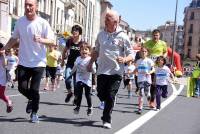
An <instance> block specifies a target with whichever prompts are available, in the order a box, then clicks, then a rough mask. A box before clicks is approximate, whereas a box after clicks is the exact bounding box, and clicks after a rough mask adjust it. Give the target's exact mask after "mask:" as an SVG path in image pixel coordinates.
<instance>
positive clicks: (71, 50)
mask: <svg viewBox="0 0 200 134" xmlns="http://www.w3.org/2000/svg"><path fill="white" fill-rule="evenodd" d="M71 32H72V37H70V38H69V39H68V41H67V43H66V46H65V48H64V50H63V52H62V63H61V66H64V64H65V63H64V60H65V59H67V63H66V68H65V85H66V89H67V91H68V94H67V96H66V98H65V102H66V103H68V102H69V101H70V99H71V97H72V96H73V92H72V87H74V95H75V96H76V74H75V73H74V75H73V81H72V77H69V76H70V75H71V71H72V68H73V66H74V62H75V60H76V58H77V57H78V56H80V44H81V35H82V28H81V27H80V26H79V25H74V26H73V27H72V30H71ZM75 100H76V97H75V98H74V102H75Z"/></svg>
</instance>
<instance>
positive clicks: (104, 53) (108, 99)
mask: <svg viewBox="0 0 200 134" xmlns="http://www.w3.org/2000/svg"><path fill="white" fill-rule="evenodd" d="M118 24H119V15H118V14H117V12H115V11H113V10H109V11H108V12H107V13H106V16H105V29H104V30H103V31H101V32H100V33H99V34H98V37H97V40H96V45H95V50H94V51H93V53H92V56H91V57H92V58H91V60H90V64H89V65H88V70H90V71H91V68H92V64H93V62H95V61H96V60H97V63H98V68H97V92H98V94H97V96H98V97H99V99H100V101H101V102H102V101H104V103H105V108H104V110H103V116H102V117H101V119H102V122H103V127H104V128H108V129H110V128H111V113H112V110H113V107H114V103H115V98H116V94H117V92H118V89H119V87H120V83H121V80H122V75H123V72H124V63H127V62H128V61H131V60H133V59H134V54H133V50H132V48H131V44H130V41H129V38H128V36H127V35H126V34H125V33H124V32H123V31H122V30H120V28H119V26H118ZM97 58H98V59H97Z"/></svg>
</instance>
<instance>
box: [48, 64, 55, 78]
mask: <svg viewBox="0 0 200 134" xmlns="http://www.w3.org/2000/svg"><path fill="white" fill-rule="evenodd" d="M56 70H57V67H49V66H46V77H51V78H52V79H55V78H56Z"/></svg>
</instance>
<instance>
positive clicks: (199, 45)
mask: <svg viewBox="0 0 200 134" xmlns="http://www.w3.org/2000/svg"><path fill="white" fill-rule="evenodd" d="M199 47H200V37H199Z"/></svg>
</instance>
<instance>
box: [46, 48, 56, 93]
mask: <svg viewBox="0 0 200 134" xmlns="http://www.w3.org/2000/svg"><path fill="white" fill-rule="evenodd" d="M58 58H59V54H58V51H57V50H56V46H55V45H50V46H49V47H48V51H47V66H46V83H45V88H44V90H49V78H51V82H52V87H51V90H52V91H56V70H57V64H58Z"/></svg>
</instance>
